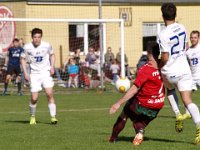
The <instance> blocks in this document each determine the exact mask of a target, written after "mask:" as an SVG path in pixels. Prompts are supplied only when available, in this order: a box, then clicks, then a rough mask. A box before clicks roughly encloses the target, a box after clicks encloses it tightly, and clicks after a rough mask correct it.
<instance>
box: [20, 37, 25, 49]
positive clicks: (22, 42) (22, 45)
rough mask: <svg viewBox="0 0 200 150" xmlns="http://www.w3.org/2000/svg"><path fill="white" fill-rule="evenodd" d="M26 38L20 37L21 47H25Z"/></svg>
mask: <svg viewBox="0 0 200 150" xmlns="http://www.w3.org/2000/svg"><path fill="white" fill-rule="evenodd" d="M24 44H25V43H24V39H23V38H20V39H19V45H20V46H21V47H24Z"/></svg>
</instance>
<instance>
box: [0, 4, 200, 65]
mask: <svg viewBox="0 0 200 150" xmlns="http://www.w3.org/2000/svg"><path fill="white" fill-rule="evenodd" d="M0 4H1V3H0ZM5 5H7V6H8V7H11V10H12V11H13V12H14V14H15V17H27V18H73V19H74V18H76V19H77V18H80V19H82V18H84V19H96V18H98V6H80V5H79V6H70V5H27V4H26V3H25V2H20V3H15V5H13V4H12V3H5ZM119 8H132V26H130V27H125V53H126V55H127V56H128V59H129V64H130V66H132V67H133V66H135V65H136V63H137V61H138V59H139V57H140V55H141V53H142V50H143V45H142V38H143V37H142V24H143V23H145V22H155V23H160V22H163V20H162V16H161V11H160V6H158V5H157V6H153V5H151V6H146V5H145V6H141V5H137V6H134V5H133V6H103V18H107V19H112V18H119ZM177 9H178V15H177V21H178V22H179V23H182V24H184V25H185V27H186V29H187V30H188V33H189V32H191V30H194V29H196V30H200V27H199V24H200V18H199V16H198V12H200V6H198V5H192V6H186V5H184V6H177ZM19 10H21V11H19ZM34 27H39V28H42V29H43V31H44V37H43V39H44V41H48V42H50V43H51V44H52V46H53V48H54V50H55V53H56V56H57V63H56V65H57V66H60V46H62V48H63V53H62V55H63V60H62V61H65V60H66V59H68V58H69V57H70V56H69V39H68V37H69V33H68V23H41V22H26V23H17V34H18V35H19V36H22V37H25V41H26V42H28V41H31V36H30V31H31V29H32V28H34ZM106 28H107V30H106V33H107V34H106V38H107V41H106V45H107V46H111V47H112V49H113V52H114V53H115V55H116V53H117V52H118V49H119V47H120V26H119V24H113V23H112V24H106ZM83 58H84V56H83V57H82V59H83Z"/></svg>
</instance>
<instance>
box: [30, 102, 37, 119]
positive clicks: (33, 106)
mask: <svg viewBox="0 0 200 150" xmlns="http://www.w3.org/2000/svg"><path fill="white" fill-rule="evenodd" d="M36 107H37V104H32V103H31V102H30V104H29V110H30V115H31V116H35V113H36Z"/></svg>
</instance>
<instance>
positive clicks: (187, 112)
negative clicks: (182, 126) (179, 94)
mask: <svg viewBox="0 0 200 150" xmlns="http://www.w3.org/2000/svg"><path fill="white" fill-rule="evenodd" d="M185 114H188V115H190V112H189V110H188V109H187V107H185Z"/></svg>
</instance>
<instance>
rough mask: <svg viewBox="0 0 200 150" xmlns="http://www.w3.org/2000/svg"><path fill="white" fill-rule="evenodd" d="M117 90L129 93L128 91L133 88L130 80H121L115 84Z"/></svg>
mask: <svg viewBox="0 0 200 150" xmlns="http://www.w3.org/2000/svg"><path fill="white" fill-rule="evenodd" d="M115 86H116V89H117V90H118V91H119V92H121V93H124V92H126V91H128V89H129V88H130V86H131V82H130V80H129V79H128V78H124V79H122V78H119V79H118V80H117V81H116V83H115Z"/></svg>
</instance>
